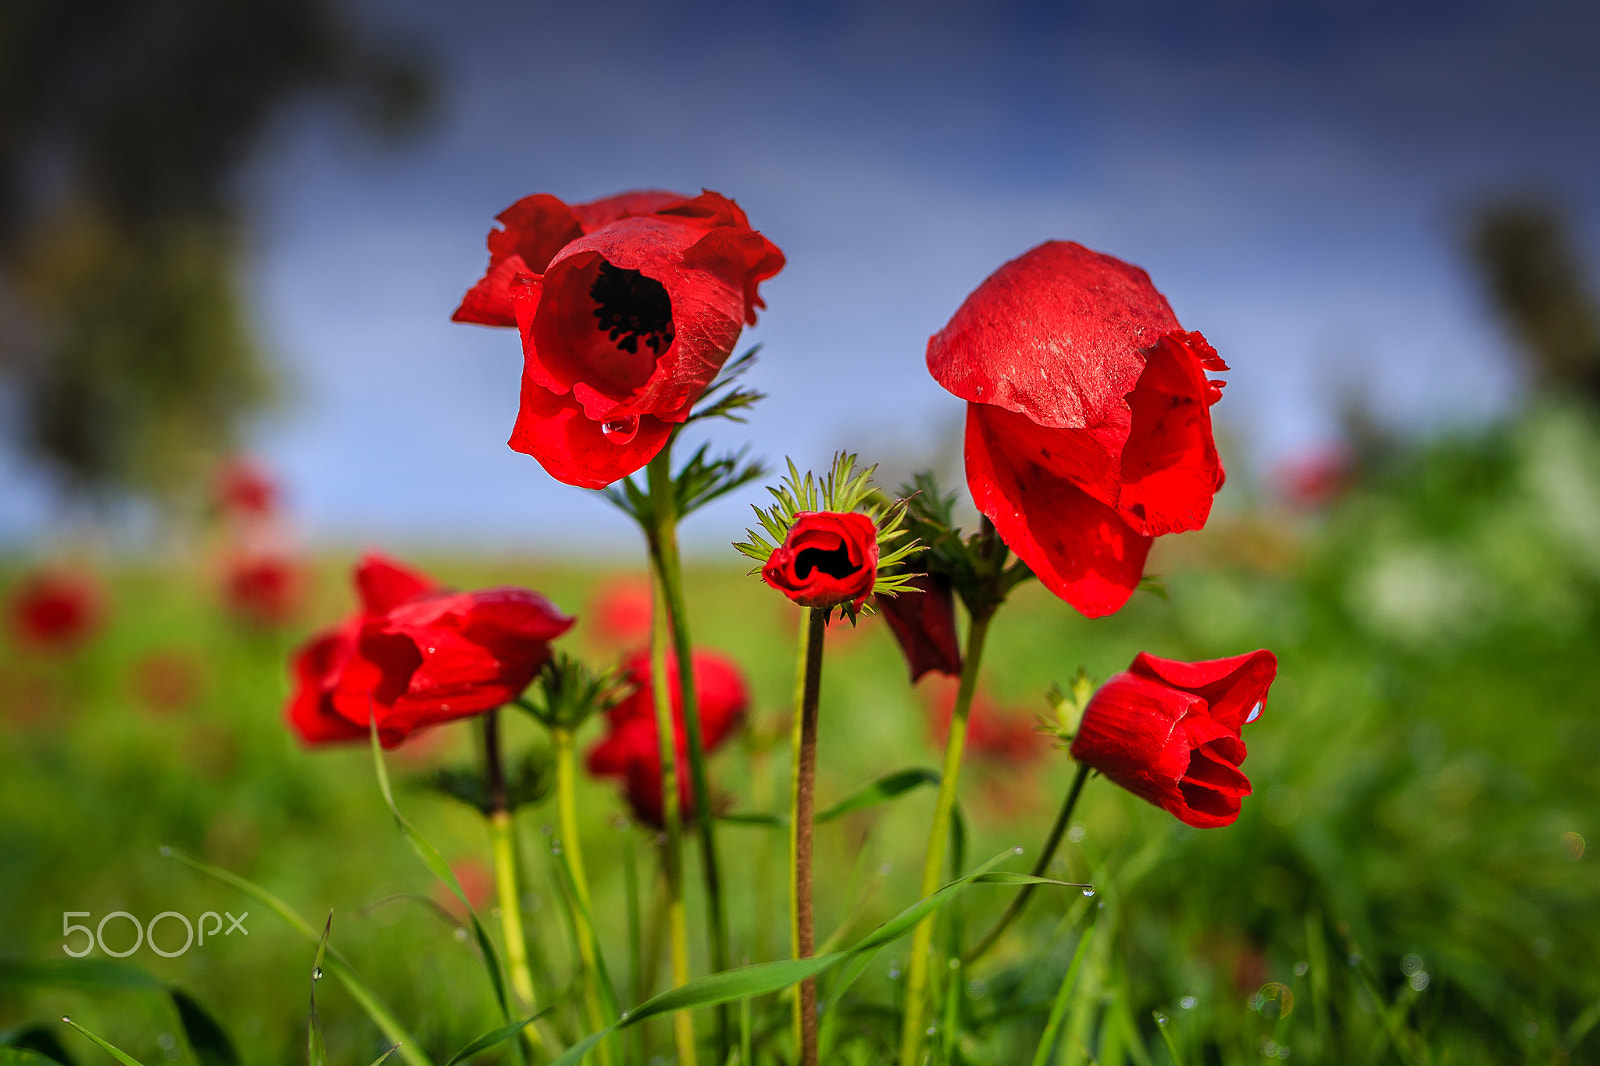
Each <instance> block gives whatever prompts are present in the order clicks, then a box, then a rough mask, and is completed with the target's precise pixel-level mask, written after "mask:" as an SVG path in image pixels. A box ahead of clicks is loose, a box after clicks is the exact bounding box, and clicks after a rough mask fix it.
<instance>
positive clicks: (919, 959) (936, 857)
mask: <svg viewBox="0 0 1600 1066" xmlns="http://www.w3.org/2000/svg"><path fill="white" fill-rule="evenodd" d="M992 617H993V608H992V607H991V608H990V610H989V611H987V612H985V613H983V614H974V615H973V616H972V625H971V628H970V629H969V630H968V631H967V648H966V657H965V662H964V663H963V665H962V668H961V687H960V688H959V689H958V690H957V691H956V705H955V708H954V710H953V711H952V712H951V714H950V735H949V738H948V739H947V740H946V741H945V747H944V766H943V767H942V769H941V771H940V775H939V796H938V798H937V799H936V800H935V801H934V806H933V824H932V826H931V827H930V828H929V830H928V851H927V856H926V858H925V859H924V860H923V864H922V886H921V891H920V892H919V896H920V897H921V898H922V899H927V898H928V897H929V896H931V895H933V894H934V892H936V891H937V890H938V888H939V884H940V878H941V877H942V876H943V867H944V849H945V844H946V842H947V841H948V840H949V838H950V818H951V814H952V813H953V812H954V810H955V805H956V782H957V780H958V778H959V777H960V774H961V756H962V753H963V752H964V750H965V748H966V741H967V715H968V714H969V713H970V712H971V710H972V696H973V693H974V692H976V691H977V688H978V667H979V665H980V664H981V663H982V661H983V645H984V641H985V639H986V638H987V637H988V634H989V621H990V619H991V618H992ZM932 947H933V918H932V917H931V916H930V917H927V918H924V919H923V920H922V921H921V922H919V923H918V925H917V928H916V931H915V932H913V933H912V936H911V956H910V960H909V962H908V964H907V967H906V1010H905V1027H904V1029H902V1030H901V1035H900V1066H919V1064H920V1062H921V1055H922V1037H923V1035H924V1034H923V1020H922V1019H923V1007H924V1003H923V1000H924V999H925V998H926V991H927V987H928V963H929V955H930V952H931V950H932Z"/></svg>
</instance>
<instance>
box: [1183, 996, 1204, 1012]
mask: <svg viewBox="0 0 1600 1066" xmlns="http://www.w3.org/2000/svg"><path fill="white" fill-rule="evenodd" d="M1198 1002H1200V1001H1199V1000H1197V999H1195V998H1194V997H1193V996H1184V997H1183V998H1182V999H1180V1000H1178V1006H1180V1007H1182V1008H1183V1009H1184V1010H1194V1005H1195V1004H1196V1003H1198Z"/></svg>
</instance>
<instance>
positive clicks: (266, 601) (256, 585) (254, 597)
mask: <svg viewBox="0 0 1600 1066" xmlns="http://www.w3.org/2000/svg"><path fill="white" fill-rule="evenodd" d="M307 581H308V575H307V574H306V571H305V567H304V566H302V565H301V564H300V562H299V561H298V560H296V559H291V558H289V557H288V556H286V555H279V554H267V555H250V554H246V555H236V556H233V557H231V558H229V559H228V560H227V562H226V564H225V566H224V572H223V585H222V592H223V598H224V600H225V602H226V603H227V605H228V608H229V609H230V610H231V611H233V612H234V613H235V614H236V615H238V616H239V617H240V618H242V619H243V620H245V621H246V622H249V623H251V624H253V625H259V626H281V625H285V624H287V623H288V622H290V621H292V620H293V619H294V616H295V615H296V614H297V613H299V610H300V605H301V603H302V602H303V601H304V599H305V593H306V585H307Z"/></svg>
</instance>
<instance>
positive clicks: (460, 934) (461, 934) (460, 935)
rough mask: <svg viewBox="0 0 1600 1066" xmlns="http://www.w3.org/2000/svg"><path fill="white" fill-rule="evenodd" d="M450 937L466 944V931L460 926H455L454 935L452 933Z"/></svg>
mask: <svg viewBox="0 0 1600 1066" xmlns="http://www.w3.org/2000/svg"><path fill="white" fill-rule="evenodd" d="M451 935H452V936H454V937H455V938H456V939H457V940H459V941H461V942H462V943H465V942H466V939H467V931H466V930H465V929H464V928H462V927H461V926H459V925H458V926H456V931H455V932H454V933H452V934H451Z"/></svg>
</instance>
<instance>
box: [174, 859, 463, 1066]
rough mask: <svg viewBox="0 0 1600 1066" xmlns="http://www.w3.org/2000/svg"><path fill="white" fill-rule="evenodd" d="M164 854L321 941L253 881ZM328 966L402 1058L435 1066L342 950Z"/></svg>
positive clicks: (333, 952) (332, 952)
mask: <svg viewBox="0 0 1600 1066" xmlns="http://www.w3.org/2000/svg"><path fill="white" fill-rule="evenodd" d="M161 854H162V855H164V856H167V857H169V858H173V859H177V860H178V861H179V862H181V863H183V864H184V865H185V866H188V867H191V868H193V869H195V870H198V871H200V872H201V873H203V874H206V875H208V876H210V877H214V878H216V879H217V880H218V881H221V882H222V883H223V884H226V885H232V886H233V887H234V888H237V889H238V890H239V891H241V892H243V893H245V894H246V895H248V896H249V897H251V898H252V899H254V900H257V901H258V902H260V903H261V904H262V905H263V906H265V907H268V908H270V909H271V910H273V911H275V912H276V913H277V915H278V916H279V917H280V918H282V919H283V920H284V921H286V922H288V923H289V925H290V926H291V927H292V928H293V929H294V930H295V931H296V932H298V933H300V934H301V935H302V936H304V937H305V938H306V939H307V940H310V941H311V942H313V943H316V942H317V941H318V940H319V939H321V938H320V936H319V934H318V933H317V931H316V930H315V929H313V928H312V927H311V923H310V922H307V921H306V920H305V919H304V918H303V917H301V916H300V914H299V913H298V912H296V911H295V909H294V908H293V907H290V906H289V905H288V904H287V903H285V902H284V901H283V900H281V899H279V898H278V897H277V896H275V895H273V894H272V893H271V892H268V891H267V890H266V889H264V888H262V887H261V886H260V885H257V884H256V883H254V882H253V881H248V880H246V879H245V878H243V877H240V876H239V875H238V874H235V873H230V872H229V871H227V870H224V869H223V868H222V867H220V866H213V865H212V864H211V863H209V862H205V861H204V860H201V859H193V858H190V857H189V856H187V855H185V854H183V853H182V852H179V851H175V850H174V849H172V848H162V849H161ZM325 965H326V967H327V970H328V972H329V973H331V974H333V975H334V976H335V977H337V978H338V979H339V983H340V984H342V985H344V987H345V991H347V992H349V993H350V996H351V998H353V999H354V1000H355V1001H356V1002H357V1003H359V1004H360V1005H361V1009H362V1010H364V1011H366V1012H367V1017H369V1018H371V1019H372V1021H373V1023H374V1024H375V1025H377V1027H378V1029H379V1030H380V1031H381V1032H382V1033H383V1035H384V1036H385V1037H387V1038H388V1039H390V1040H392V1041H394V1042H395V1043H396V1044H397V1045H399V1046H400V1057H401V1058H403V1059H405V1060H406V1062H408V1063H410V1066H433V1060H432V1059H430V1058H428V1055H427V1053H426V1052H425V1051H423V1050H422V1046H421V1045H420V1044H418V1043H417V1040H416V1038H415V1037H413V1036H412V1035H411V1033H410V1032H409V1031H407V1029H406V1028H405V1026H403V1025H401V1024H400V1022H399V1020H398V1019H397V1018H395V1016H394V1014H393V1013H392V1012H390V1010H389V1008H388V1007H386V1006H384V1004H383V1001H382V1000H380V999H379V998H378V995H377V993H375V992H374V991H373V990H372V988H371V986H369V985H368V984H367V983H366V981H364V980H363V979H362V978H361V975H360V974H358V973H356V971H355V968H354V967H352V966H351V965H350V963H349V961H348V960H346V959H345V957H344V956H343V955H342V954H340V952H339V949H338V948H335V947H331V946H330V947H329V948H328V956H327V960H326V964H325Z"/></svg>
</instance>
